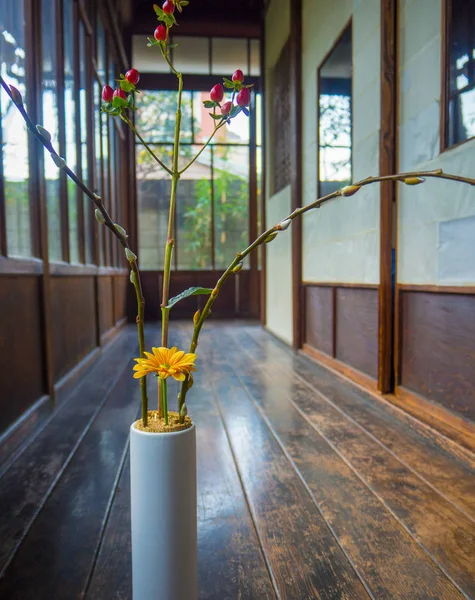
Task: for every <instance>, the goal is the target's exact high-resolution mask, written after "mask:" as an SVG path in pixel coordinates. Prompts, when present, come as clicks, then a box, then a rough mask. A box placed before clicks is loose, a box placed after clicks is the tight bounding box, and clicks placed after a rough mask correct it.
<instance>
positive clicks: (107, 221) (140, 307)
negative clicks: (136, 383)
mask: <svg viewBox="0 0 475 600" xmlns="http://www.w3.org/2000/svg"><path fill="white" fill-rule="evenodd" d="M0 84H1V86H2V87H3V89H4V90H5V92H6V93H7V94H8V96H9V98H10V99H11V101H12V102H13V104H14V105H15V106H16V107H17V109H18V111H19V112H20V114H21V116H22V117H23V120H24V121H25V124H26V126H27V128H28V130H29V131H30V133H31V134H32V135H33V136H34V137H35V138H36V139H37V140H38V141H39V142H40V144H41V145H42V146H43V147H44V148H45V149H46V150H47V151H48V152H49V153H50V155H51V158H52V159H53V161H54V163H55V164H56V166H58V168H60V169H62V170H63V171H64V172H65V173H66V175H67V176H68V177H69V178H70V179H71V180H72V181H74V183H75V184H76V185H77V186H78V187H79V188H80V189H81V190H82V192H83V193H84V194H85V195H86V196H88V198H90V199H91V200H92V201H93V203H94V205H95V206H96V208H97V209H98V210H99V212H100V214H101V215H102V218H103V221H104V225H105V226H106V227H107V228H108V229H109V230H110V231H111V232H112V234H113V235H114V236H115V237H116V238H117V239H118V240H119V242H120V244H121V245H122V247H123V248H124V250H128V251H130V252H132V251H131V249H130V247H129V244H128V242H127V235H126V234H125V233H122V231H123V230H122V231H121V230H120V229H118V228H117V227H116V224H115V223H114V221H113V220H112V219H111V217H110V215H109V213H108V212H107V210H106V208H105V206H104V202H103V200H102V198H101V197H100V196H98V195H97V194H95V193H94V192H93V191H92V190H91V189H90V188H89V187H88V186H87V185H86V184H85V183H84V181H82V179H80V178H79V177H78V176H77V175H76V174H75V173H74V171H72V170H71V169H70V168H69V167H68V166H67V164H66V161H65V160H64V158H62V157H60V156H59V154H58V153H57V152H56V150H55V149H54V147H53V145H52V144H51V140H50V139H47V138H46V137H45V136H44V135H42V134H41V133H40V132H39V131H38V129H37V127H36V125H35V124H34V123H33V121H32V120H31V119H30V117H29V115H28V113H27V112H26V110H25V107H24V105H23V100H22V98H21V95H20V93H19V92H18V90H16V89H15V88H14V91H13V90H12V89H11V88H10V86H9V85H8V84H7V83H6V82H5V80H4V79H3V77H2V76H1V75H0ZM129 264H130V268H131V270H132V274H133V275H132V276H131V282H132V284H133V285H134V288H135V292H136V297H137V318H136V322H137V334H138V340H139V351H140V356H142V357H143V356H144V352H145V334H144V309H145V298H144V296H143V290H142V283H141V280H140V271H139V268H138V265H137V262H136V261H135V260H134V261H133V262H131V261H129ZM140 392H141V397H142V419H143V421H144V426H146V425H147V411H148V397H147V387H146V381H145V377H142V378H141V380H140Z"/></svg>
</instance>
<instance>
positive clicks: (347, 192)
mask: <svg viewBox="0 0 475 600" xmlns="http://www.w3.org/2000/svg"><path fill="white" fill-rule="evenodd" d="M360 189H361V186H360V185H347V186H346V187H344V188H341V190H340V193H341V195H342V196H345V197H347V196H353V194H356V192H358V191H359V190H360Z"/></svg>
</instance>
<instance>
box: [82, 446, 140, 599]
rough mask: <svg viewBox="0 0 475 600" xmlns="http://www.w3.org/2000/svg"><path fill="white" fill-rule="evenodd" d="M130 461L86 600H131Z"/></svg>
mask: <svg viewBox="0 0 475 600" xmlns="http://www.w3.org/2000/svg"><path fill="white" fill-rule="evenodd" d="M129 458H130V457H129V455H128V454H127V459H126V461H125V464H124V468H123V470H122V473H121V475H120V479H119V484H118V486H117V489H116V490H115V496H114V501H113V504H112V507H111V511H110V515H109V519H108V522H107V525H106V527H105V531H104V536H103V539H102V543H101V546H100V549H99V553H98V557H97V562H96V564H95V565H94V570H93V573H92V574H91V580H90V582H89V585H88V588H87V591H86V594H85V596H84V597H85V599H86V600H99V599H100V600H131V598H132V554H131V552H132V544H131V537H130V460H129Z"/></svg>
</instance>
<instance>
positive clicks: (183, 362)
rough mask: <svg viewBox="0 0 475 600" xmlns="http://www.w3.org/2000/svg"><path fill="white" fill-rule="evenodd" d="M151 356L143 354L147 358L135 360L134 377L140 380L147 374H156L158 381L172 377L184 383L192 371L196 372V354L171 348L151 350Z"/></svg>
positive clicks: (146, 353)
mask: <svg viewBox="0 0 475 600" xmlns="http://www.w3.org/2000/svg"><path fill="white" fill-rule="evenodd" d="M152 352H153V354H150V352H144V354H145V356H146V357H147V358H135V359H134V360H135V361H136V362H137V363H138V364H136V365H135V366H134V371H135V373H134V377H135V379H140V378H141V377H144V376H145V375H148V374H149V373H156V374H157V375H158V376H159V377H160V379H167V377H173V378H174V379H176V380H177V381H184V380H185V378H186V377H187V376H188V375H190V373H191V372H192V371H196V368H195V364H194V363H195V360H196V354H191V353H188V354H185V353H184V352H183V350H178V348H176V347H175V346H174V347H173V348H152Z"/></svg>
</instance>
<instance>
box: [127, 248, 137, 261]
mask: <svg viewBox="0 0 475 600" xmlns="http://www.w3.org/2000/svg"><path fill="white" fill-rule="evenodd" d="M125 258H126V259H127V260H128V261H129V263H134V262H135V261H136V260H137V255H136V254H134V253H133V252H132V250H130V248H126V249H125Z"/></svg>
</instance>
